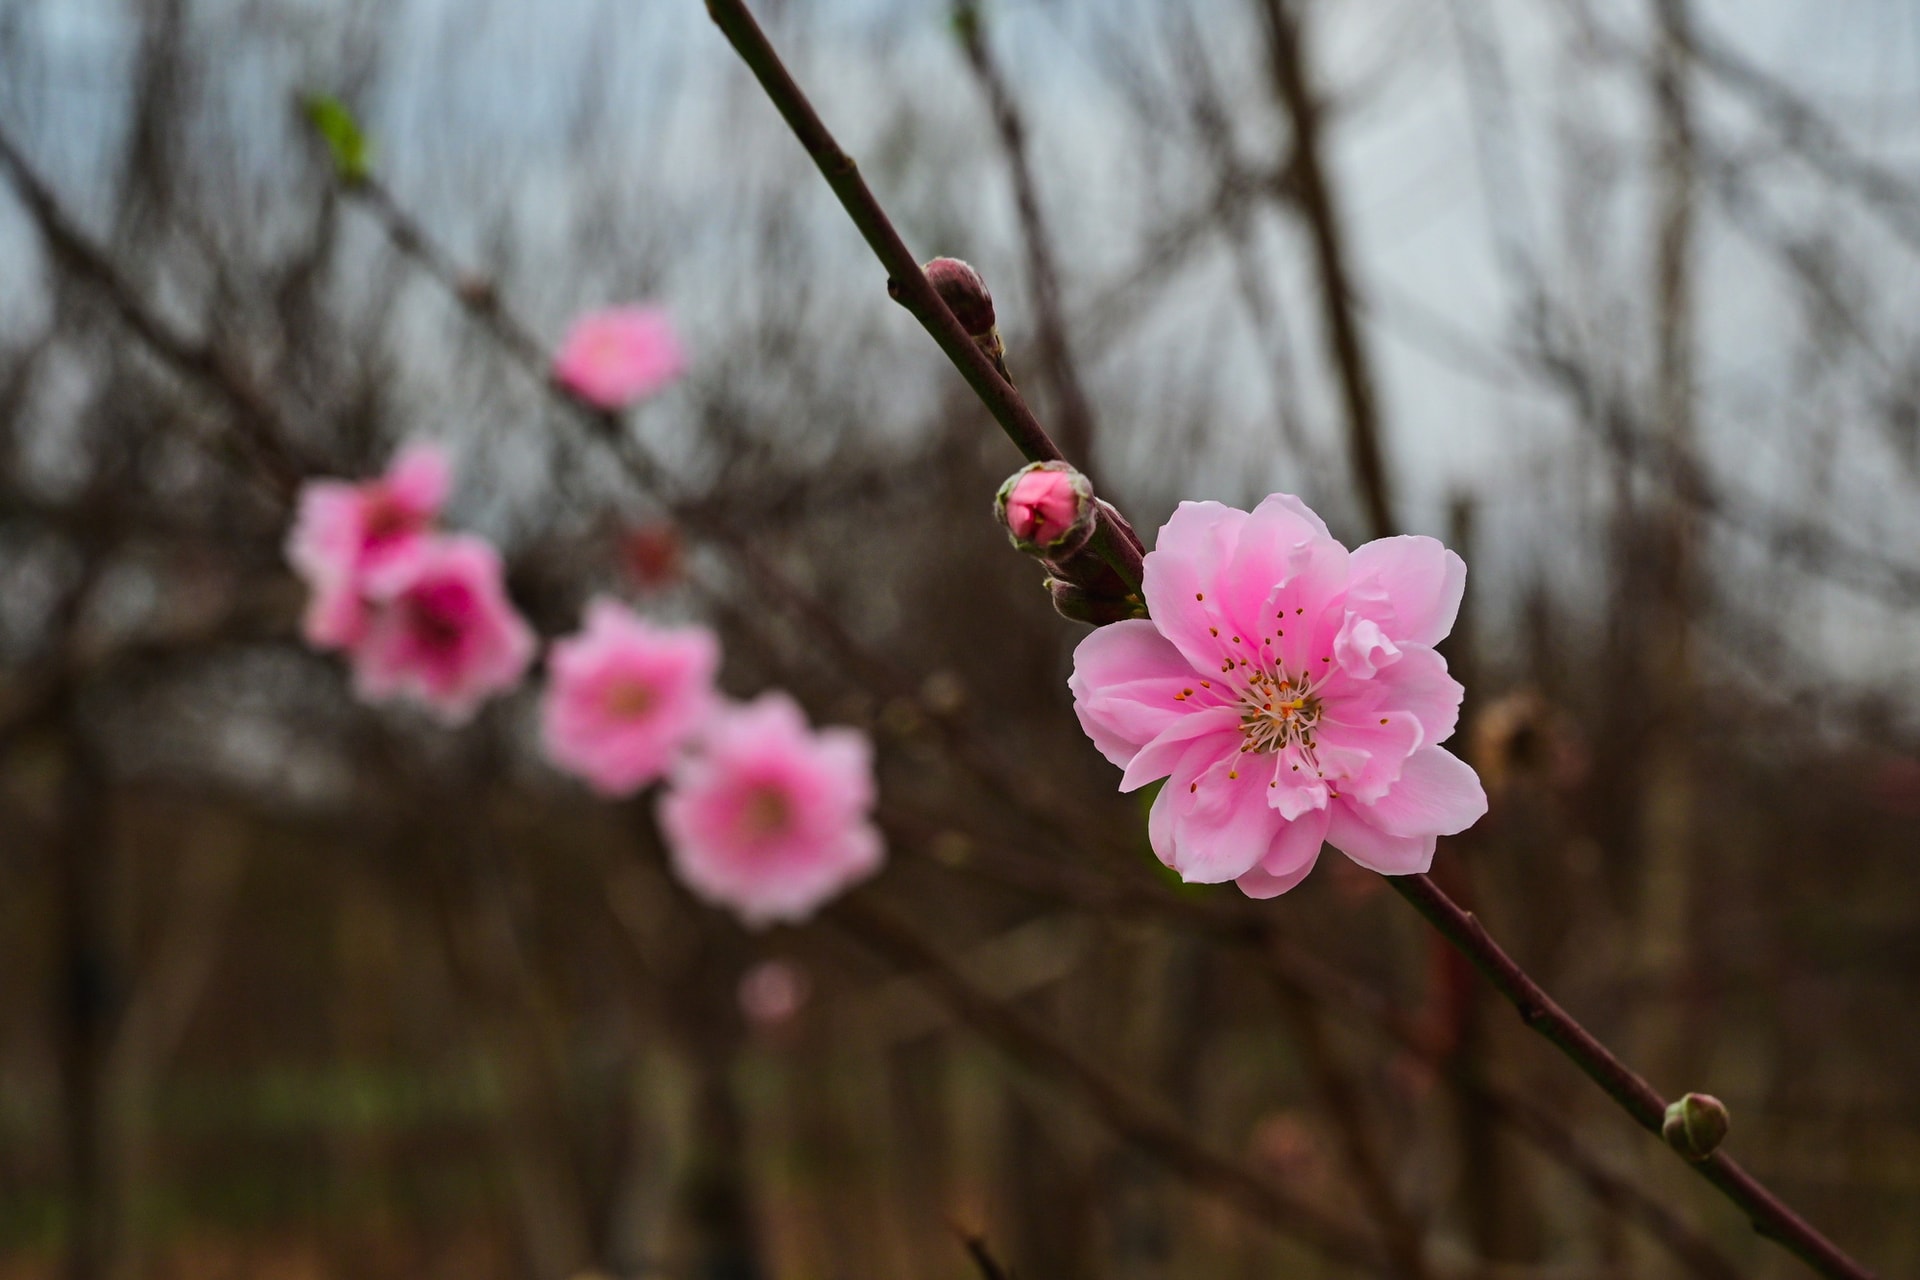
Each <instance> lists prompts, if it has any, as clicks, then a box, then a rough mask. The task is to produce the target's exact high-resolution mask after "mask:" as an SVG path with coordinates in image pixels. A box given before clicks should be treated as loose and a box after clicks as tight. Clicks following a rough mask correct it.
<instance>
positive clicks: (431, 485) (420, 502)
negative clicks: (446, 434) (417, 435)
mask: <svg viewBox="0 0 1920 1280" xmlns="http://www.w3.org/2000/svg"><path fill="white" fill-rule="evenodd" d="M385 484H386V487H387V492H388V493H389V494H391V495H392V496H393V499H394V501H396V502H398V503H399V504H400V505H401V506H403V507H405V508H406V509H407V510H409V511H412V512H414V513H416V514H418V515H421V516H427V517H431V516H435V515H438V514H439V512H440V508H441V507H442V506H444V505H446V501H447V494H448V493H449V492H450V491H451V490H452V488H453V463H452V462H451V461H450V460H449V459H448V457H447V451H446V450H445V449H442V448H441V447H440V446H439V445H437V444H429V443H427V442H425V441H421V442H417V443H414V444H410V445H408V446H406V447H405V448H404V449H402V450H401V451H400V452H399V453H398V454H397V455H395V457H394V459H393V463H392V465H391V466H389V467H388V468H387V474H386V477H385Z"/></svg>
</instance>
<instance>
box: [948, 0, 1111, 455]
mask: <svg viewBox="0 0 1920 1280" xmlns="http://www.w3.org/2000/svg"><path fill="white" fill-rule="evenodd" d="M953 24H954V29H955V30H956V31H957V32H958V33H959V36H960V47H961V48H962V49H963V50H964V51H965V52H966V56H967V65H968V66H969V67H971V68H972V69H973V76H974V79H975V80H977V81H978V82H979V84H980V90H981V92H982V93H984V94H985V95H986V98H987V106H988V110H989V111H990V112H991V114H992V116H993V126H994V130H995V131H996V132H997V133H998V134H999V135H1000V148H1001V150H1002V151H1004V152H1005V153H1006V158H1007V173H1008V176H1009V177H1010V178H1011V179H1012V180H1013V203H1014V209H1015V210H1016V212H1017V213H1018V214H1019V217H1020V241H1021V245H1022V247H1023V248H1024V249H1025V251H1026V259H1027V282H1028V286H1029V292H1030V293H1031V295H1032V298H1033V318H1034V330H1035V332H1034V343H1035V346H1036V347H1037V348H1038V350H1037V353H1036V354H1037V355H1038V356H1039V358H1040V368H1041V370H1042V372H1043V373H1044V375H1045V376H1046V379H1047V382H1048V385H1049V387H1050V388H1051V389H1052V391H1053V401H1054V409H1055V410H1056V412H1058V414H1059V415H1060V447H1061V449H1062V450H1063V451H1064V452H1065V454H1066V456H1067V457H1069V458H1079V459H1082V460H1083V461H1082V465H1083V466H1084V465H1085V460H1086V459H1088V458H1090V457H1091V456H1092V450H1093V439H1094V419H1093V406H1092V405H1091V404H1089V403H1088V401H1087V393H1086V389H1085V388H1084V387H1082V386H1081V385H1080V375H1079V372H1078V371H1077V369H1076V368H1075V366H1074V360H1073V352H1072V348H1071V345H1070V344H1069V343H1068V341H1067V322H1066V317H1065V315H1063V314H1062V308H1061V305H1060V272H1059V270H1058V268H1057V266H1056V265H1055V262H1056V254H1055V252H1054V245H1053V236H1052V234H1051V233H1050V232H1049V230H1048V228H1047V222H1046V215H1045V212H1044V211H1043V210H1042V209H1041V207H1040V191H1039V186H1038V184H1037V183H1036V182H1035V181H1034V176H1033V161H1032V158H1031V156H1030V155H1029V153H1028V150H1027V126H1026V121H1025V120H1024V119H1023V118H1022V117H1021V113H1020V107H1019V104H1018V103H1017V102H1015V100H1014V97H1013V91H1012V90H1011V89H1010V88H1009V87H1008V85H1007V81H1006V77H1004V76H1003V75H1001V73H1000V68H999V66H998V65H997V64H996V63H995V62H994V60H993V54H992V52H991V50H989V49H988V47H987V37H986V29H985V25H986V19H985V17H984V16H983V14H982V13H981V10H980V5H979V3H978V0H956V2H955V4H954V6H953Z"/></svg>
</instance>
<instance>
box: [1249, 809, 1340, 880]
mask: <svg viewBox="0 0 1920 1280" xmlns="http://www.w3.org/2000/svg"><path fill="white" fill-rule="evenodd" d="M1328 817H1329V815H1328V813H1327V811H1326V810H1325V809H1316V810H1314V811H1312V812H1310V813H1308V814H1306V815H1304V816H1303V817H1301V818H1300V819H1299V820H1298V821H1295V822H1289V823H1288V824H1287V825H1286V826H1284V827H1282V828H1280V830H1279V831H1278V832H1277V833H1276V834H1275V835H1274V837H1273V843H1272V844H1270V845H1268V846H1267V856H1266V857H1264V858H1262V859H1261V860H1260V865H1259V866H1257V867H1255V868H1254V869H1253V870H1251V871H1249V872H1247V873H1246V874H1244V875H1242V876H1240V877H1239V878H1238V879H1237V880H1235V881H1234V883H1235V884H1237V885H1239V886H1240V892H1242V893H1244V894H1246V895H1247V896H1248V897H1249V898H1277V897H1279V896H1280V895H1281V894H1283V893H1285V892H1286V891H1287V890H1289V889H1291V888H1293V886H1295V885H1297V884H1299V883H1300V882H1301V881H1302V880H1305V879H1306V878H1307V873H1308V872H1309V871H1312V870H1313V864H1314V863H1316V862H1318V861H1319V860H1320V846H1321V844H1322V843H1323V842H1324V841H1325V840H1326V836H1327V821H1328Z"/></svg>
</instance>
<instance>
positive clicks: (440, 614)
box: [287, 444, 535, 725]
mask: <svg viewBox="0 0 1920 1280" xmlns="http://www.w3.org/2000/svg"><path fill="white" fill-rule="evenodd" d="M452 476H453V468H452V466H451V464H450V463H449V461H448V459H447V455H446V453H445V451H444V450H442V449H440V448H439V447H437V446H435V445H430V444H415V445H411V446H409V447H407V448H405V449H403V450H401V452H400V454H399V456H398V457H396V458H395V459H394V461H393V465H392V466H391V467H389V468H388V469H387V473H386V474H385V475H383V476H379V477H376V478H375V479H372V480H368V481H364V482H362V483H360V484H351V483H348V482H346V481H342V480H314V481H310V482H309V483H308V484H307V485H306V486H305V487H304V488H303V489H302V490H301V492H300V499H299V507H298V511H297V513H296V515H295V517H294V523H293V531H292V533H291V534H289V535H288V538H287V559H288V560H289V561H290V562H291V563H292V565H293V567H294V570H295V572H297V573H298V574H299V575H300V576H301V577H302V578H303V579H304V580H305V581H306V583H307V587H308V589H309V591H310V593H311V594H310V596H309V598H308V603H307V612H306V619H305V623H304V627H303V630H304V633H305V635H306V639H307V643H308V644H310V645H312V646H313V647H314V648H316V649H322V650H336V651H339V652H341V653H344V654H345V655H346V657H347V660H348V662H349V664H350V665H351V667H352V669H353V684H354V691H355V692H356V693H357V694H358V695H359V696H360V697H361V698H363V699H365V700H366V701H369V702H386V701H395V700H404V701H410V702H414V703H416V704H418V705H420V706H422V707H424V708H425V709H426V710H427V711H428V712H429V713H431V714H432V715H434V716H435V717H437V718H438V719H440V720H441V721H442V722H444V723H446V724H449V725H458V724H464V723H465V722H466V721H468V720H470V719H472V718H473V714H474V712H475V711H477V710H479V708H480V705H481V704H482V703H484V702H485V701H487V699H489V698H491V697H494V696H496V695H498V694H501V693H505V692H506V691H508V690H509V689H512V688H513V687H514V686H515V685H517V684H519V683H520V678H521V676H522V675H524V674H525V673H526V669H527V665H528V664H529V663H530V662H532V660H533V655H534V649H535V643H534V636H533V630H532V628H530V627H529V626H528V625H527V624H526V621H525V620H524V619H523V618H521V616H520V615H519V613H518V612H517V611H515V609H514V607H513V603H512V601H511V600H509V599H508V598H507V590H506V581H505V567H504V565H503V564H502V563H501V559H500V553H499V552H498V551H496V550H494V548H493V546H492V545H491V544H489V543H488V542H486V541H485V540H484V539H481V538H477V537H474V536H472V535H470V534H454V533H446V532H443V531H442V530H441V529H440V528H439V518H440V510H441V508H442V507H443V506H444V505H445V504H446V500H447V495H448V491H449V489H450V488H451V485H452Z"/></svg>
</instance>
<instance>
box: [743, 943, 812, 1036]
mask: <svg viewBox="0 0 1920 1280" xmlns="http://www.w3.org/2000/svg"><path fill="white" fill-rule="evenodd" d="M812 993H813V983H812V982H810V981H809V980H808V978H807V971H806V970H805V969H802V968H801V967H800V966H799V965H797V964H795V963H794V962H793V961H791V960H781V959H777V958H776V959H773V960H762V961H761V962H760V963H759V964H756V965H755V966H753V968H751V969H749V970H747V971H746V973H745V974H743V975H742V976H741V978H740V991H739V995H740V1012H741V1013H743V1014H745V1015H746V1016H747V1021H748V1022H750V1023H752V1024H753V1025H754V1026H756V1027H759V1028H761V1029H762V1030H765V1031H777V1030H779V1029H780V1028H781V1027H784V1026H785V1025H786V1024H787V1023H789V1022H791V1021H793V1019H794V1017H795V1016H796V1015H797V1014H799V1012H800V1010H801V1009H803V1008H805V1007H806V1004H807V997H808V996H809V995H811V994H812Z"/></svg>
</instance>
